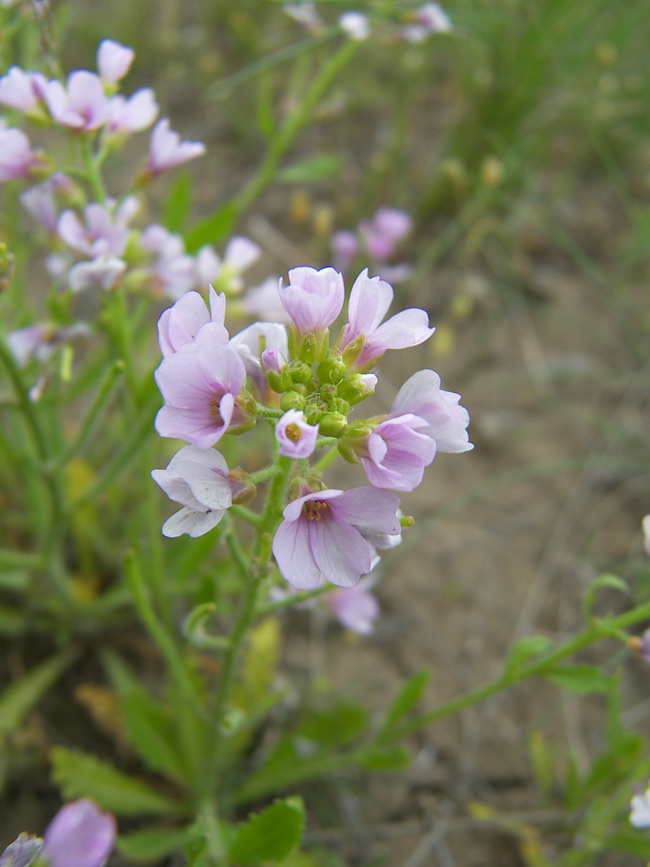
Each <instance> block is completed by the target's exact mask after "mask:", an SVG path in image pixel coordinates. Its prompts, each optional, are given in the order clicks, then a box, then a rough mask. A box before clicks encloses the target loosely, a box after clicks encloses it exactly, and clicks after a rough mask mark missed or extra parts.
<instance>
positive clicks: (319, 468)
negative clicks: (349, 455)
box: [312, 446, 339, 475]
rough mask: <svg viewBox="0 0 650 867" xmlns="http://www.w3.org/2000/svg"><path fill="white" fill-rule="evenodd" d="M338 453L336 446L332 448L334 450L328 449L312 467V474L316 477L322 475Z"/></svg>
mask: <svg viewBox="0 0 650 867" xmlns="http://www.w3.org/2000/svg"><path fill="white" fill-rule="evenodd" d="M338 453H339V450H338V448H337V447H336V446H334V448H333V449H330V450H329V451H328V452H327V454H324V455H323V457H322V458H321V459H320V460H319V461H318V463H316V464H314V466H313V467H312V472H313V473H315V474H316V475H319V474H320V473H322V472H323V471H324V470H326V469H327V468H328V467H329V465H330V464H331V463H332V461H333V460H334V459H335V458H336V456H337V455H338Z"/></svg>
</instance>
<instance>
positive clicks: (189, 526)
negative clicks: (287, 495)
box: [151, 446, 244, 538]
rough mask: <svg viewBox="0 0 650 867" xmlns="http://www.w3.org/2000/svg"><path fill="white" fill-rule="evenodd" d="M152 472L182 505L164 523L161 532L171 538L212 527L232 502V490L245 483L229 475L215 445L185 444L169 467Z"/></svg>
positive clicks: (234, 491)
mask: <svg viewBox="0 0 650 867" xmlns="http://www.w3.org/2000/svg"><path fill="white" fill-rule="evenodd" d="M151 476H152V478H153V480H154V482H155V483H156V484H157V485H159V486H160V487H161V488H162V489H163V491H164V492H165V493H166V494H167V496H168V497H169V499H170V500H174V502H176V503H180V504H181V506H183V508H182V509H181V510H180V511H179V512H176V514H174V515H172V516H171V518H168V519H167V521H165V523H164V524H163V527H162V534H163V536H167V537H169V538H174V537H176V536H181V535H182V534H183V533H187V534H188V536H192V537H193V538H196V537H197V536H202V535H203V534H204V533H207V532H208V530H212V529H213V527H216V526H217V524H218V523H219V522H220V521H221V519H222V518H223V516H224V515H225V513H226V510H227V509H229V508H230V506H231V505H232V498H233V494H237V493H238V492H239V491H240V490H241V489H242V488H243V487H244V485H243V484H242V483H241V482H236V481H233V480H232V479H230V478H228V465H227V463H226V461H225V459H224V457H223V455H221V454H220V453H219V452H218V451H216V449H199V448H196V446H184V447H183V448H182V449H181V450H180V451H178V452H177V453H176V454H175V455H174V457H173V458H172V459H171V461H170V462H169V464H168V466H167V469H166V470H152V472H151Z"/></svg>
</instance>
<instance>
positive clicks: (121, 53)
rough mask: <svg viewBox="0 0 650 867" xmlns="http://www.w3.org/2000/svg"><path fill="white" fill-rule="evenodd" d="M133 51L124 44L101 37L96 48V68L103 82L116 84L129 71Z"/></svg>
mask: <svg viewBox="0 0 650 867" xmlns="http://www.w3.org/2000/svg"><path fill="white" fill-rule="evenodd" d="M134 57H135V52H134V51H133V49H132V48H127V46H126V45H120V43H119V42H113V40H112V39H102V41H101V42H100V43H99V46H98V48H97V70H98V72H99V75H100V77H101V79H102V81H103V82H104V83H105V84H116V83H117V82H118V81H121V79H123V78H124V76H125V75H126V74H127V72H128V71H129V69H130V67H131V64H132V63H133V58H134Z"/></svg>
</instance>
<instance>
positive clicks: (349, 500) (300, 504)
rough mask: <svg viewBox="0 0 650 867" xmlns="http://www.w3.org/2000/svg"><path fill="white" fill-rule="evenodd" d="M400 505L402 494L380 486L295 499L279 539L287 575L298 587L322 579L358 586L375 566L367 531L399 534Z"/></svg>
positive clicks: (278, 554) (277, 551) (276, 546)
mask: <svg viewBox="0 0 650 867" xmlns="http://www.w3.org/2000/svg"><path fill="white" fill-rule="evenodd" d="M398 506H399V498H398V497H397V495H396V494H392V493H389V492H388V491H380V490H377V489H376V488H351V489H350V490H348V491H340V490H324V491H316V492H312V493H309V494H307V495H306V496H303V497H299V498H298V499H296V500H294V501H293V502H291V503H289V505H288V506H287V507H286V508H285V510H284V512H283V516H284V521H283V522H282V523H281V524H280V526H279V528H278V530H277V532H276V534H275V537H274V539H273V556H274V557H275V560H276V562H277V564H278V568H279V570H280V572H281V574H282V576H283V577H284V578H285V579H286V580H287V581H288V582H289V583H290V584H292V585H293V586H294V587H295V588H296V589H297V590H312V589H314V588H315V587H318V586H319V584H320V583H321V580H322V578H325V579H326V580H327V581H330V582H331V583H332V584H336V585H338V586H339V587H353V586H354V585H355V584H357V583H358V581H359V578H360V576H361V575H364V574H366V573H367V572H369V571H370V569H371V565H372V557H371V549H370V547H369V544H368V542H367V541H366V539H365V538H364V536H363V532H364V531H367V532H370V533H387V534H390V535H395V534H398V533H399V532H400V523H399V520H398V518H397V514H396V512H397V508H398Z"/></svg>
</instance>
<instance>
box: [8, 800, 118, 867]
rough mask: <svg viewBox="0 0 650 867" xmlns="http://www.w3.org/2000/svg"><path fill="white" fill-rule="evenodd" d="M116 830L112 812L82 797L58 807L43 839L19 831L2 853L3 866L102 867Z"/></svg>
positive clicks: (113, 841)
mask: <svg viewBox="0 0 650 867" xmlns="http://www.w3.org/2000/svg"><path fill="white" fill-rule="evenodd" d="M116 830H117V829H116V826H115V819H114V818H113V816H111V815H110V813H102V812H101V810H100V809H99V808H98V807H97V805H96V804H95V802H94V801H91V800H90V799H89V798H82V799H81V800H79V801H74V802H72V803H70V804H65V806H63V807H62V808H61V809H60V810H59V812H58V813H57V814H56V816H55V817H54V818H53V819H52V821H51V822H50V824H49V825H48V827H47V830H46V831H45V834H44V836H43V839H41V838H40V837H35V836H33V835H31V834H25V833H23V834H20V835H19V836H18V838H17V839H16V840H14V842H13V843H11V844H10V845H9V846H7V848H6V849H5V850H4V852H3V853H2V855H0V867H29V865H30V864H37V865H38V867H102V865H103V864H104V862H105V861H106V859H107V858H108V856H109V855H110V853H111V851H112V849H113V846H114V845H115V836H116Z"/></svg>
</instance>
